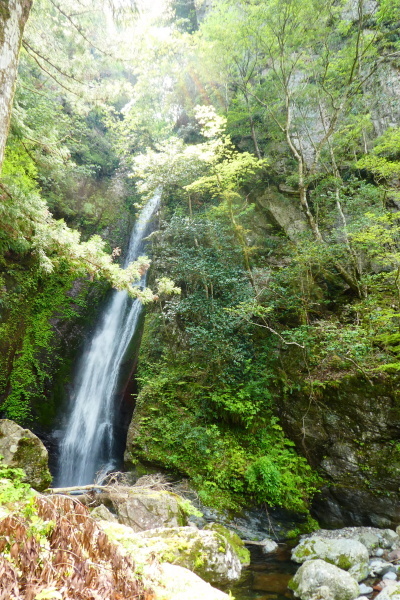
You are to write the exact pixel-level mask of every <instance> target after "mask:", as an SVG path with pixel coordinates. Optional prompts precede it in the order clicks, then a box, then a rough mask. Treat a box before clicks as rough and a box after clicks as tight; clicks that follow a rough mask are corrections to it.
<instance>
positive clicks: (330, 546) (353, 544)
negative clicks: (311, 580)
mask: <svg viewBox="0 0 400 600" xmlns="http://www.w3.org/2000/svg"><path fill="white" fill-rule="evenodd" d="M317 558H321V559H322V560H325V561H326V562H328V563H331V564H333V565H336V566H337V567H339V568H340V569H343V570H344V571H348V572H349V574H350V575H351V576H352V577H354V579H356V580H357V581H362V580H363V579H365V578H366V577H367V576H368V572H369V570H368V560H369V554H368V550H367V548H366V547H365V546H364V545H363V544H361V543H360V542H359V541H357V540H351V539H346V538H333V539H329V538H323V537H319V536H314V535H313V536H311V537H309V538H306V539H303V540H302V541H301V542H300V544H299V545H298V546H296V547H295V548H294V549H293V550H292V559H293V560H294V561H295V562H298V563H303V562H305V561H309V560H315V559H317Z"/></svg>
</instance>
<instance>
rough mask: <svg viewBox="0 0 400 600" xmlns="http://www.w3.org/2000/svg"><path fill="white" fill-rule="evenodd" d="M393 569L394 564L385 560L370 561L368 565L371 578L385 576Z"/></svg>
mask: <svg viewBox="0 0 400 600" xmlns="http://www.w3.org/2000/svg"><path fill="white" fill-rule="evenodd" d="M393 568H394V567H393V565H392V563H390V562H387V561H386V560H383V558H374V559H373V560H370V561H369V565H368V570H369V574H370V575H371V577H378V576H382V575H385V573H387V572H388V571H392V570H393Z"/></svg>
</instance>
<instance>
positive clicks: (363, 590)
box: [359, 583, 374, 596]
mask: <svg viewBox="0 0 400 600" xmlns="http://www.w3.org/2000/svg"><path fill="white" fill-rule="evenodd" d="M359 588H360V594H362V595H363V596H367V595H368V594H372V592H373V591H374V588H372V587H371V586H369V585H365V583H360V584H359Z"/></svg>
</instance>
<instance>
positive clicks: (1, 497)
mask: <svg viewBox="0 0 400 600" xmlns="http://www.w3.org/2000/svg"><path fill="white" fill-rule="evenodd" d="M2 458H3V457H1V456H0V461H1V460H2ZM24 478H25V473H24V471H23V470H22V469H17V468H15V467H8V466H6V465H3V464H0V505H3V504H5V505H8V504H12V503H14V502H19V501H21V500H24V501H27V500H28V499H29V498H30V497H31V496H32V493H33V492H32V490H31V488H30V487H29V485H28V484H27V483H24V482H23V479H24Z"/></svg>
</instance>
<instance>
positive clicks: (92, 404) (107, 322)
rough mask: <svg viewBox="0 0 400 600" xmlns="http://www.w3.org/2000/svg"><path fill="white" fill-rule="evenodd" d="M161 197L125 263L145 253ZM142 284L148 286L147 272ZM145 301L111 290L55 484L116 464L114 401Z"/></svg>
mask: <svg viewBox="0 0 400 600" xmlns="http://www.w3.org/2000/svg"><path fill="white" fill-rule="evenodd" d="M159 199H160V196H159V194H156V195H155V196H154V197H153V198H152V199H151V200H150V201H149V202H148V203H147V205H146V206H145V207H144V209H143V210H142V212H141V214H140V216H139V218H138V220H137V222H136V224H135V226H134V229H133V231H132V235H131V238H130V242H129V247H128V253H127V257H126V260H125V264H124V266H125V267H126V266H127V264H128V263H130V262H132V261H133V260H135V259H136V258H137V257H138V256H139V255H140V253H141V252H142V251H143V238H144V237H145V236H146V235H147V233H148V230H149V226H150V219H151V217H152V215H153V214H154V212H155V210H156V208H157V206H158V203H159ZM139 285H145V276H144V277H143V278H142V280H141V281H140V284H139ZM141 309H142V304H141V302H140V301H139V300H132V299H131V298H130V297H129V296H128V294H127V292H117V291H113V293H112V296H111V298H110V301H109V302H108V304H107V306H106V308H105V310H104V313H103V315H102V317H101V319H100V322H99V324H98V326H97V328H96V330H95V332H94V334H93V337H92V339H91V340H90V342H89V343H88V344H87V347H86V350H85V351H84V353H83V355H82V357H81V358H80V361H79V364H78V368H77V375H76V378H75V381H74V384H73V392H72V394H71V398H70V412H69V415H68V418H67V422H66V426H65V428H64V430H63V435H62V439H61V444H60V455H59V461H58V469H57V471H58V472H57V475H56V482H57V486H60V487H61V486H62V487H63V486H71V485H85V484H89V483H92V482H93V481H94V479H95V476H96V473H98V472H99V471H100V470H101V472H104V473H106V472H108V471H110V470H112V469H113V468H115V466H116V465H115V433H114V429H115V422H116V417H117V414H116V413H117V412H118V407H117V406H116V403H115V395H116V392H117V386H118V379H119V373H120V368H121V364H122V360H123V358H124V355H125V353H126V351H127V348H128V346H129V343H130V341H131V339H132V336H133V334H134V333H135V329H136V326H137V323H138V319H139V315H140V313H141Z"/></svg>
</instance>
